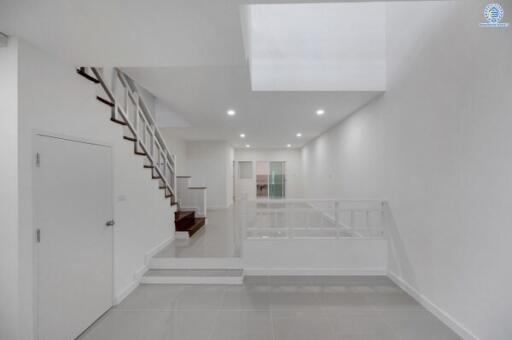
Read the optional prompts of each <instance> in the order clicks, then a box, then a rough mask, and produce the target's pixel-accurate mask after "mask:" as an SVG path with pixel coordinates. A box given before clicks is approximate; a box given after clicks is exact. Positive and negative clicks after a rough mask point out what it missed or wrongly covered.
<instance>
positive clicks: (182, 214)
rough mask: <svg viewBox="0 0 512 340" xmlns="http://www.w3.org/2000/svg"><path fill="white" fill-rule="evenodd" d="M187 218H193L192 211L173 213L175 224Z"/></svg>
mask: <svg viewBox="0 0 512 340" xmlns="http://www.w3.org/2000/svg"><path fill="white" fill-rule="evenodd" d="M187 217H189V218H194V217H195V213H194V212H193V211H176V212H175V213H174V221H175V222H179V221H180V220H182V219H184V218H187Z"/></svg>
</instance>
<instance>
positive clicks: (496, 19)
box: [480, 3, 508, 27]
mask: <svg viewBox="0 0 512 340" xmlns="http://www.w3.org/2000/svg"><path fill="white" fill-rule="evenodd" d="M504 15H505V11H504V10H503V7H501V5H500V4H497V3H496V4H488V5H487V6H485V8H484V18H485V19H486V20H487V22H482V23H481V24H480V26H481V27H508V23H502V22H501V20H503V17H504Z"/></svg>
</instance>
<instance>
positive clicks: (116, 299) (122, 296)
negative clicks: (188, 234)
mask: <svg viewBox="0 0 512 340" xmlns="http://www.w3.org/2000/svg"><path fill="white" fill-rule="evenodd" d="M173 240H174V235H172V236H171V237H169V238H167V239H165V240H164V241H163V242H161V243H160V244H158V245H156V246H155V247H153V248H151V249H150V250H149V251H147V252H146V254H145V255H144V265H143V266H142V267H140V268H139V269H137V271H136V272H135V273H134V274H133V281H132V282H131V283H130V284H129V285H128V286H127V287H126V288H124V289H123V290H121V292H119V294H115V296H114V301H113V304H114V306H115V305H118V304H120V303H121V302H122V301H123V300H124V299H125V298H126V297H127V296H128V295H130V293H131V292H133V291H134V290H135V288H137V287H138V286H139V284H140V282H141V279H142V277H143V276H144V274H145V273H146V272H147V271H148V269H149V261H150V260H151V258H152V257H153V256H155V254H157V253H158V252H160V251H161V250H162V249H164V248H165V247H167V246H168V245H169V244H171V242H172V241H173Z"/></svg>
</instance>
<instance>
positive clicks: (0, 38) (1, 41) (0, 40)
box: [0, 32, 9, 47]
mask: <svg viewBox="0 0 512 340" xmlns="http://www.w3.org/2000/svg"><path fill="white" fill-rule="evenodd" d="M8 41H9V37H7V35H5V34H3V33H2V32H0V47H5V46H7V43H8Z"/></svg>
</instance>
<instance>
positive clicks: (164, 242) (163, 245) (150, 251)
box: [144, 235, 175, 267]
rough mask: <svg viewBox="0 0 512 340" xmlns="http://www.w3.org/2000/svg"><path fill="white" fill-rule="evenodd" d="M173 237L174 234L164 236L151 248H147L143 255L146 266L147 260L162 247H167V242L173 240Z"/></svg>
mask: <svg viewBox="0 0 512 340" xmlns="http://www.w3.org/2000/svg"><path fill="white" fill-rule="evenodd" d="M174 238H175V235H171V236H170V237H168V238H166V239H165V240H163V241H162V242H161V243H159V244H157V245H156V246H154V247H153V248H151V249H150V250H148V251H147V252H146V254H145V256H144V264H145V265H146V267H147V266H148V265H149V261H151V259H152V258H153V256H155V255H156V254H158V253H159V252H160V251H161V250H162V249H164V248H165V247H167V246H168V245H169V244H171V243H172V241H174Z"/></svg>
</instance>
